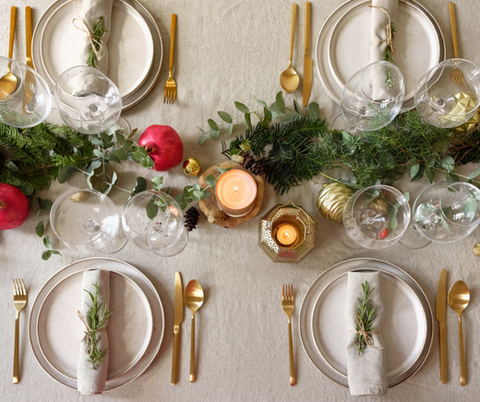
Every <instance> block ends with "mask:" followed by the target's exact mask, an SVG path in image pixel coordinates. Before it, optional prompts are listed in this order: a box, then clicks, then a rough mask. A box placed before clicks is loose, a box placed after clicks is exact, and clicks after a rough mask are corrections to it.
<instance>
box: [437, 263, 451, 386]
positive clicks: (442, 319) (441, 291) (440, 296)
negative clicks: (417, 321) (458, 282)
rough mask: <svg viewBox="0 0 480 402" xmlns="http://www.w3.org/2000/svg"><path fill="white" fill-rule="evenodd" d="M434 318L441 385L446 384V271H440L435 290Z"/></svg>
mask: <svg viewBox="0 0 480 402" xmlns="http://www.w3.org/2000/svg"><path fill="white" fill-rule="evenodd" d="M436 316H437V321H438V328H439V334H440V381H441V382H442V384H445V383H447V382H448V373H447V339H446V333H445V332H446V324H447V323H446V320H447V270H446V269H442V273H441V274H440V280H439V281H438V288H437V303H436Z"/></svg>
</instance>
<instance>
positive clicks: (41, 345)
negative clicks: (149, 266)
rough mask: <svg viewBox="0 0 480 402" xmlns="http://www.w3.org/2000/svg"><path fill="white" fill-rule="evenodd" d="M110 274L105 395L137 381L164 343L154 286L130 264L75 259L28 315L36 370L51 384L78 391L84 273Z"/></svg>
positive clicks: (160, 308)
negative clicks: (39, 367)
mask: <svg viewBox="0 0 480 402" xmlns="http://www.w3.org/2000/svg"><path fill="white" fill-rule="evenodd" d="M90 269H105V270H108V271H110V304H109V306H108V307H109V308H110V309H114V312H113V314H112V316H111V318H110V319H109V321H108V327H107V332H108V342H109V345H108V352H109V361H108V377H107V384H106V391H109V390H112V389H115V388H119V387H122V386H124V385H126V384H128V383H129V382H131V381H133V380H134V379H136V378H137V377H138V376H140V374H142V373H143V372H144V371H145V370H146V369H147V367H148V366H149V365H150V364H151V362H152V361H153V359H154V358H155V356H156V355H157V353H158V350H159V349H160V345H161V343H162V340H163V334H164V328H165V318H164V312H163V306H162V302H161V300H160V297H159V296H158V293H157V291H156V290H155V288H154V286H153V285H152V283H151V282H150V281H149V280H148V279H147V277H146V276H145V275H143V274H142V273H141V272H140V271H138V270H137V269H136V268H134V267H132V266H131V265H129V264H127V263H124V262H121V261H118V260H113V259H109V258H89V259H86V260H81V261H77V262H76V263H74V264H72V265H69V266H67V267H65V268H63V269H62V270H60V271H59V272H57V273H56V274H55V275H53V276H52V277H51V278H50V279H49V280H48V281H47V283H46V284H45V285H44V286H43V288H42V289H41V290H40V292H39V294H38V296H37V298H36V300H35V302H34V303H33V307H32V311H31V313H30V325H29V335H30V344H31V346H32V349H33V352H34V354H35V357H36V358H37V360H38V362H39V363H40V366H42V368H43V369H44V370H45V371H46V372H47V374H49V375H50V376H51V377H52V378H53V379H54V380H56V381H58V382H59V383H60V384H62V385H65V386H66V387H69V388H73V389H77V362H78V358H79V356H80V345H79V341H80V340H81V339H82V336H83V331H84V330H85V328H84V326H83V324H82V322H81V321H80V319H79V318H78V316H77V310H78V309H79V307H80V306H79V303H80V302H81V296H82V291H83V290H82V280H83V272H84V271H87V270H90Z"/></svg>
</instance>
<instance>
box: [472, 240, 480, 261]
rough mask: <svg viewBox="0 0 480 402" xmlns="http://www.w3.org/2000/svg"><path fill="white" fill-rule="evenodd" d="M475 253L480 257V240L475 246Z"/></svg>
mask: <svg viewBox="0 0 480 402" xmlns="http://www.w3.org/2000/svg"><path fill="white" fill-rule="evenodd" d="M473 253H474V254H475V255H478V256H479V257H480V241H478V242H476V243H475V245H474V246H473Z"/></svg>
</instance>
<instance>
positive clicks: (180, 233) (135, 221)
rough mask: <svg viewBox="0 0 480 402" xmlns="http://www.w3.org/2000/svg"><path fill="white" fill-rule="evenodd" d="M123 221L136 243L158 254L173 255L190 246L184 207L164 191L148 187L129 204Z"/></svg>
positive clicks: (128, 233)
mask: <svg viewBox="0 0 480 402" xmlns="http://www.w3.org/2000/svg"><path fill="white" fill-rule="evenodd" d="M122 222H123V228H124V230H125V233H126V234H127V236H128V238H129V239H130V240H131V241H132V242H133V243H135V244H136V245H137V246H138V247H140V248H142V249H144V250H148V251H153V252H154V253H155V254H158V255H161V256H164V257H170V256H173V255H176V254H178V253H180V252H181V251H182V250H183V249H184V248H185V246H186V245H187V241H188V232H187V230H186V228H185V222H184V219H183V213H182V209H181V208H180V206H179V205H178V204H177V202H176V201H175V200H174V199H173V198H172V197H171V196H170V195H168V194H166V193H163V192H161V191H153V190H147V191H142V192H141V193H138V194H136V195H135V196H133V197H132V198H131V199H130V200H129V201H128V202H127V204H126V205H125V209H124V211H123V219H122Z"/></svg>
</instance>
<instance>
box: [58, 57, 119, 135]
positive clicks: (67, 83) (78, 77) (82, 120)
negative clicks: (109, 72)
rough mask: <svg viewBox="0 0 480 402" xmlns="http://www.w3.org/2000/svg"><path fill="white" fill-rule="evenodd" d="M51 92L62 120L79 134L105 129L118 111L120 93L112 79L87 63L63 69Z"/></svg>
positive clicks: (115, 117) (109, 125)
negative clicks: (86, 64)
mask: <svg viewBox="0 0 480 402" xmlns="http://www.w3.org/2000/svg"><path fill="white" fill-rule="evenodd" d="M54 96H55V102H56V104H57V107H58V109H59V112H60V115H61V117H62V119H63V121H64V122H65V123H66V124H67V125H68V126H70V127H71V128H72V129H74V130H76V131H78V132H80V133H83V134H99V133H101V132H103V131H106V130H107V129H109V128H110V127H112V126H113V125H114V124H115V123H116V122H117V120H118V118H119V117H120V113H121V111H122V97H121V96H120V92H119V90H118V88H117V86H116V85H115V83H114V82H113V81H112V80H110V79H109V78H108V77H107V76H106V75H105V74H103V73H102V72H100V71H99V70H97V69H96V68H93V67H89V66H84V65H81V66H75V67H72V68H69V69H68V70H66V71H65V72H63V74H62V75H61V76H60V77H59V78H58V80H57V82H56V84H55V89H54Z"/></svg>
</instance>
